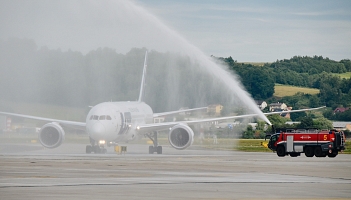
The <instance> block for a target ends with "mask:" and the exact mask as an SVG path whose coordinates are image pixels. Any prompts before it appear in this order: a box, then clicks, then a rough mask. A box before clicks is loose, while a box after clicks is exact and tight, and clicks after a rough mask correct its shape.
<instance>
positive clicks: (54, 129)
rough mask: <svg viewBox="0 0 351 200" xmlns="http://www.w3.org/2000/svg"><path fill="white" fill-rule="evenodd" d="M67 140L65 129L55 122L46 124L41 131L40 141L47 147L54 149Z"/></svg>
mask: <svg viewBox="0 0 351 200" xmlns="http://www.w3.org/2000/svg"><path fill="white" fill-rule="evenodd" d="M64 140H65V131H64V130H63V128H62V127H61V126H60V125H59V124H58V123H55V122H52V123H48V124H45V125H44V126H43V127H42V128H41V129H40V132H39V141H40V143H41V145H43V146H44V147H46V148H49V149H53V148H56V147H58V146H60V145H61V144H62V142H63V141H64Z"/></svg>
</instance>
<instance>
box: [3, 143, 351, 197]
mask: <svg viewBox="0 0 351 200" xmlns="http://www.w3.org/2000/svg"><path fill="white" fill-rule="evenodd" d="M0 145H1V146H0V180H1V181H0V197H1V199H282V198H284V199H351V155H338V156H337V157H336V158H315V157H314V158H306V157H305V156H300V157H297V158H291V157H284V158H279V157H277V155H276V154H274V153H245V152H238V151H215V150H205V149H201V148H198V147H192V148H190V149H189V150H183V151H178V150H175V149H173V148H171V147H169V146H164V150H163V154H162V155H157V154H154V155H149V154H148V153H147V152H148V146H147V145H140V144H131V145H128V151H127V153H125V154H122V155H118V154H116V153H114V152H112V149H109V152H108V153H107V154H104V155H94V154H90V155H87V154H85V145H83V144H63V145H62V146H60V147H59V148H57V149H52V150H51V149H44V148H42V147H41V146H40V145H39V144H0Z"/></svg>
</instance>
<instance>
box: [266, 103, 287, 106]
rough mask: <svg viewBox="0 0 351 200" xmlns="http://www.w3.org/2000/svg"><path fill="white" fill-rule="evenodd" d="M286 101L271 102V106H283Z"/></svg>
mask: <svg viewBox="0 0 351 200" xmlns="http://www.w3.org/2000/svg"><path fill="white" fill-rule="evenodd" d="M283 104H284V103H279V102H278V103H271V104H269V105H270V106H281V105H283Z"/></svg>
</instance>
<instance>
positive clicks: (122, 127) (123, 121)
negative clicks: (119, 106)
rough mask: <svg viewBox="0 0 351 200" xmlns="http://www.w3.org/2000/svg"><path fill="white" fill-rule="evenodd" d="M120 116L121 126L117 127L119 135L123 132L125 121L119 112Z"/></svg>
mask: <svg viewBox="0 0 351 200" xmlns="http://www.w3.org/2000/svg"><path fill="white" fill-rule="evenodd" d="M119 114H120V117H121V127H120V129H119V132H118V135H121V134H123V133H124V130H125V127H126V123H125V119H124V116H123V114H122V113H119Z"/></svg>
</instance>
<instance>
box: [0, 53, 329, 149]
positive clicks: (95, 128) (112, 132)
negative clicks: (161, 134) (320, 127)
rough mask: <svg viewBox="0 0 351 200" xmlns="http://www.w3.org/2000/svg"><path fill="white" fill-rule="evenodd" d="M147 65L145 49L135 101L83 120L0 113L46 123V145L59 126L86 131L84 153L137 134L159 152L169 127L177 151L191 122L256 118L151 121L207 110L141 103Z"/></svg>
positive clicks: (56, 138) (105, 107) (59, 136)
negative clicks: (160, 109)
mask: <svg viewBox="0 0 351 200" xmlns="http://www.w3.org/2000/svg"><path fill="white" fill-rule="evenodd" d="M146 68H147V52H146V54H145V61H144V68H143V74H142V81H141V87H140V93H139V99H138V101H127V102H104V103H100V104H98V105H96V106H94V107H92V108H91V110H90V111H89V113H88V115H87V117H86V121H85V122H76V121H65V120H58V119H50V118H42V117H36V116H30V115H22V114H16V113H8V112H0V115H5V116H14V117H21V118H27V119H34V120H41V121H46V122H49V123H47V124H45V125H44V126H43V127H42V128H41V129H40V131H39V136H38V138H39V141H40V143H41V145H43V146H44V147H46V148H50V149H51V148H56V147H58V146H60V145H61V144H62V143H63V141H64V138H65V131H64V129H63V128H62V127H71V128H75V129H80V130H85V131H86V132H87V133H88V135H89V138H90V145H87V146H86V153H92V152H94V153H106V151H107V150H106V149H105V145H107V146H109V145H115V144H118V143H121V142H127V141H131V140H134V139H136V138H137V136H138V135H146V136H147V137H149V138H150V139H151V140H152V141H153V146H149V153H150V154H153V153H155V152H157V154H162V146H159V145H158V139H157V135H158V133H157V131H160V130H167V129H168V130H169V134H168V140H169V143H170V145H171V146H172V147H173V148H175V149H178V150H183V149H186V148H187V147H189V146H190V145H192V143H193V141H194V132H193V130H192V129H191V128H190V127H189V125H191V124H196V123H204V122H211V121H221V120H230V119H238V118H245V117H257V116H258V115H259V114H247V115H239V116H229V117H217V118H209V119H201V120H194V121H177V122H165V123H153V119H154V118H155V117H159V116H165V115H170V114H175V113H180V112H187V111H195V110H201V109H206V108H207V107H202V108H194V109H188V110H180V111H171V112H164V113H153V111H152V109H151V107H150V106H149V105H147V104H146V103H144V102H143V96H144V86H145V78H146ZM320 108H323V107H319V108H310V109H301V110H292V111H282V112H272V113H264V114H265V115H272V114H280V113H287V112H302V111H308V110H315V109H320Z"/></svg>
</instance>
